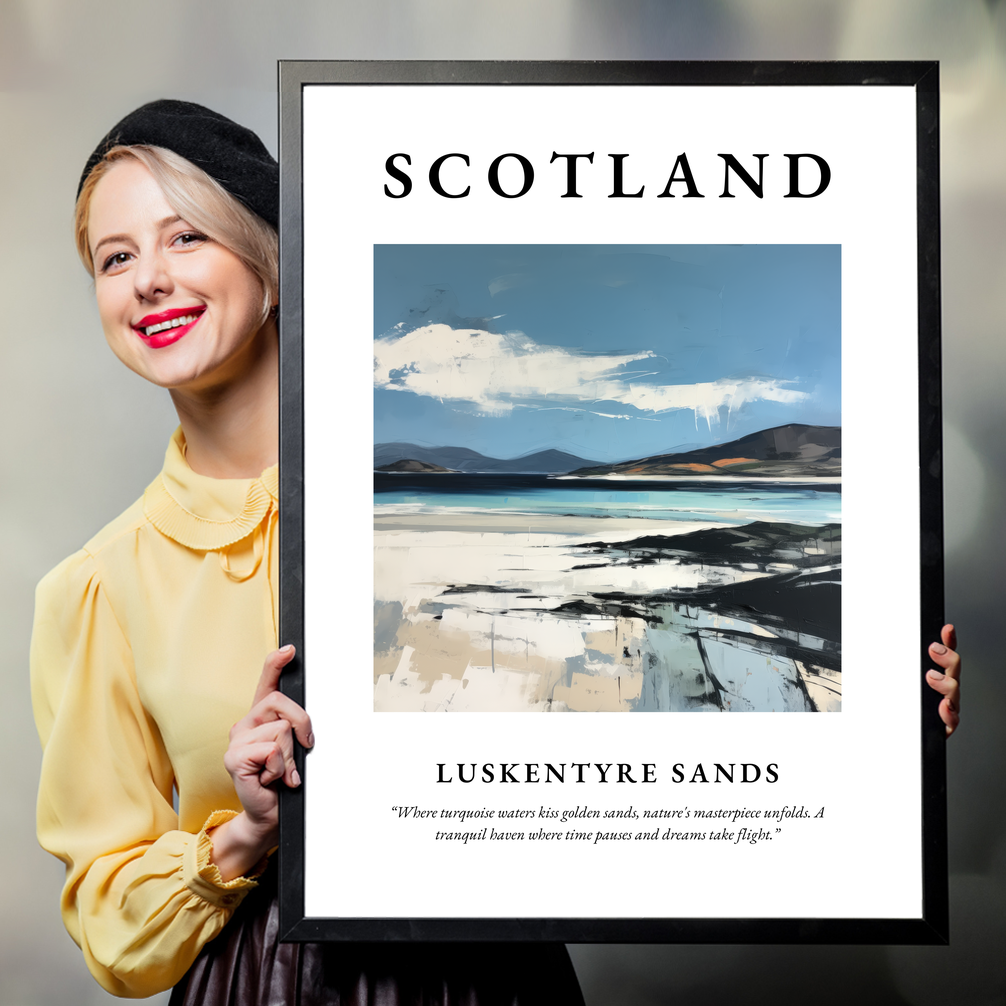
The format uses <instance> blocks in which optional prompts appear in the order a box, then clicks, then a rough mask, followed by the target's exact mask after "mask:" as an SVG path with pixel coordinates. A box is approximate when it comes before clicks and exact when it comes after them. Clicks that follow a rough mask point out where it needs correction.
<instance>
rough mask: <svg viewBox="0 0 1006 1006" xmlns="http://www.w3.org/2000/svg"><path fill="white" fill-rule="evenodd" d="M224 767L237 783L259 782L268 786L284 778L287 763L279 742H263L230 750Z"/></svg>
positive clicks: (241, 745)
mask: <svg viewBox="0 0 1006 1006" xmlns="http://www.w3.org/2000/svg"><path fill="white" fill-rule="evenodd" d="M224 767H225V768H226V769H227V771H228V772H229V773H230V774H231V776H233V777H234V779H235V781H237V780H238V779H241V780H246V781H249V782H250V781H252V780H257V781H258V784H259V785H260V786H268V785H269V784H270V783H272V782H275V781H276V780H277V779H279V778H281V777H282V775H283V772H284V770H285V768H286V762H285V760H284V758H283V750H282V747H281V745H280V744H279V743H278V742H277V741H274V740H263V741H256V742H253V743H249V744H239V745H236V746H235V747H232V748H228V749H227V753H226V754H225V755H224Z"/></svg>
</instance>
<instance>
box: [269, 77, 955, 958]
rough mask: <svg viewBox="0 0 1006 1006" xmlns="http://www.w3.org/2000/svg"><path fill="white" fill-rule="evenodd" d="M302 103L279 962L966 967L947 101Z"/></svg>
mask: <svg viewBox="0 0 1006 1006" xmlns="http://www.w3.org/2000/svg"><path fill="white" fill-rule="evenodd" d="M280 90H281V122H280V127H281V128H280V135H281V140H280V151H281V167H282V228H281V242H282V245H281V249H282V270H281V283H282V292H281V339H282V347H283V349H282V352H283V359H282V465H281V473H282V475H281V493H282V508H283V522H282V562H283V576H282V599H281V612H282V614H281V622H282V625H281V637H282V639H283V641H290V642H295V643H296V644H297V646H298V660H297V662H296V664H295V665H294V668H293V671H292V673H290V674H288V675H287V676H286V678H285V682H286V683H285V688H286V690H287V691H288V693H289V694H291V695H293V696H294V697H295V698H297V699H298V700H299V701H302V702H304V703H305V705H306V707H307V709H308V711H309V712H310V713H311V716H312V718H313V722H314V727H315V734H316V736H317V738H318V742H317V746H316V748H315V749H314V750H313V751H312V752H311V754H310V755H309V757H307V758H303V757H302V756H301V761H300V764H301V766H302V767H301V774H302V776H303V778H304V780H305V785H304V787H303V789H302V790H298V791H297V792H292V793H290V792H284V794H283V802H282V843H281V853H282V855H281V884H282V889H281V908H282V924H283V928H284V931H285V932H286V934H287V938H288V939H294V940H299V939H312V940H313V939H368V940H369V939H421V940H441V939H444V940H486V939H492V940H508V939H513V940H528V939H548V940H564V941H574V942H582V941H595V940H610V941H619V942H622V941H624V942H639V941H664V940H667V941H670V940H674V941H687V942H696V941H743V942H797V941H808V942H814V941H816V942H883V943H893V942H940V941H944V940H945V939H946V937H947V888H946V842H945V803H944V752H943V728H942V724H941V723H940V721H939V718H938V716H937V714H936V706H937V701H938V696H936V695H935V694H931V693H930V691H929V689H928V688H927V687H926V686H925V683H924V678H923V675H924V671H925V669H926V667H927V666H928V664H927V663H926V647H927V645H928V643H929V641H931V640H934V639H937V638H938V631H939V628H940V626H941V624H942V545H941V543H942V531H941V528H942V519H941V518H942V515H941V482H940V411H939V387H940V384H939V379H940V378H939V228H938V221H939V213H938V132H937V121H938V119H937V116H938V73H937V68H936V66H935V65H934V64H928V63H927V64H915V63H911V64H910V63H891V64H888V63H884V64H879V63H870V64H863V63H858V64H851V63H850V64H843V63H833V64H760V63H759V64H733V63H731V64H722V63H700V64H688V63H685V64H674V63H630V64H627V63H589V64H588V63H582V64H581V63H282V64H281V68H280ZM701 714H705V715H701Z"/></svg>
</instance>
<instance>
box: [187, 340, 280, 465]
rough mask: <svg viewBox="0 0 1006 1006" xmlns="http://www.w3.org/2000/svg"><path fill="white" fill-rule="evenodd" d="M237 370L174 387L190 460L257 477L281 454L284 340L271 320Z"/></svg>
mask: <svg viewBox="0 0 1006 1006" xmlns="http://www.w3.org/2000/svg"><path fill="white" fill-rule="evenodd" d="M234 364H235V370H234V372H233V373H232V374H229V375H227V376H226V377H223V378H221V379H220V380H219V381H217V382H215V383H213V384H210V385H208V386H207V387H204V388H200V389H197V390H193V389H190V388H172V389H171V399H172V401H173V402H174V406H175V411H176V412H177V413H178V419H179V421H180V423H181V425H182V432H183V433H184V434H185V445H186V449H185V459H186V461H187V462H188V464H189V467H190V468H191V469H192V470H193V471H194V472H197V473H198V474H199V475H207V476H209V477H211V478H217V479H247V478H258V476H259V475H261V474H262V472H263V471H265V469H266V468H269V467H270V466H271V465H274V464H276V461H277V460H278V457H279V340H278V338H277V334H276V326H275V323H274V322H272V321H270V322H268V323H267V324H266V325H265V326H264V327H263V328H262V329H261V330H260V331H259V332H258V334H257V335H256V336H255V338H254V339H253V340H252V341H251V342H250V343H249V345H248V348H247V350H246V352H244V353H242V354H240V357H239V359H237V360H235V361H234Z"/></svg>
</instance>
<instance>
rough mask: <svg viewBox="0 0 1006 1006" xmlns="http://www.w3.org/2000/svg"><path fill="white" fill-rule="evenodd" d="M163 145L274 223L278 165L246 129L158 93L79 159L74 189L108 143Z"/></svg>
mask: <svg viewBox="0 0 1006 1006" xmlns="http://www.w3.org/2000/svg"><path fill="white" fill-rule="evenodd" d="M140 144H142V145H146V146H151V147H166V148H167V149H168V150H173V151H174V152H175V153H176V154H179V155H180V156H181V157H184V158H185V159H186V160H187V161H191V162H192V163H193V164H195V165H196V166H197V167H200V168H202V169H203V171H205V172H206V174H208V175H209V176H210V178H213V179H214V180H216V181H217V182H219V183H220V184H221V185H222V186H223V187H224V188H225V189H226V190H227V191H228V192H229V193H230V194H231V195H232V196H234V197H235V198H237V199H239V200H240V201H241V202H242V203H244V204H245V206H247V207H248V209H250V210H251V211H252V212H253V213H257V214H258V215H259V216H260V217H261V218H262V219H263V220H265V221H266V222H267V223H270V224H272V226H273V227H278V226H279V165H278V164H277V163H276V160H275V158H274V157H273V156H272V154H270V153H269V151H268V150H266V148H265V144H264V143H263V142H262V141H261V140H260V139H259V138H258V137H257V136H256V135H255V134H254V133H253V132H252V131H251V130H250V129H246V128H245V127H244V126H239V125H238V124H237V123H236V122H234V121H233V120H232V119H228V118H227V116H225V115H220V114H219V113H217V112H214V111H211V110H210V109H208V108H204V107H203V106H202V105H196V104H194V103H193V102H191V101H176V100H174V99H172V98H163V99H161V100H160V101H151V102H150V103H149V104H146V105H142V106H141V107H140V108H138V109H136V111H135V112H130V113H129V115H127V116H126V117H125V118H124V119H123V120H122V121H121V122H119V123H117V124H116V125H114V126H113V127H112V128H111V129H110V130H109V131H108V133H107V135H106V136H105V138H104V139H103V140H102V141H101V143H99V144H98V146H97V147H96V148H95V151H94V153H93V154H91V156H90V157H89V158H88V160H87V164H86V165H84V173H83V174H82V175H81V176H80V184H79V185H78V186H77V195H78V196H79V195H80V190H81V189H82V188H83V186H84V181H85V179H86V178H87V176H88V175H89V174H90V173H91V169H92V168H93V167H94V166H95V165H96V164H97V163H98V162H99V161H100V160H101V159H102V158H103V157H104V156H105V154H107V153H108V151H109V150H111V149H112V147H117V146H119V145H122V146H127V147H131V146H136V145H140Z"/></svg>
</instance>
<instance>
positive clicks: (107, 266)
mask: <svg viewBox="0 0 1006 1006" xmlns="http://www.w3.org/2000/svg"><path fill="white" fill-rule="evenodd" d="M128 261H129V252H116V253H115V254H114V255H109V256H108V258H107V259H105V261H104V263H103V264H102V266H101V271H102V272H110V271H114V270H115V269H117V268H118V267H119V266H121V265H125V264H126V263H127V262H128Z"/></svg>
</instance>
